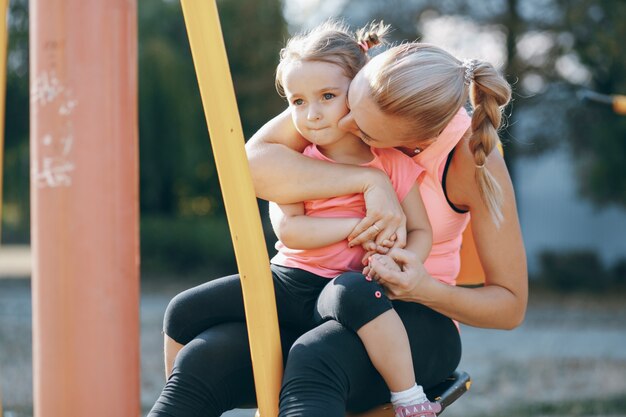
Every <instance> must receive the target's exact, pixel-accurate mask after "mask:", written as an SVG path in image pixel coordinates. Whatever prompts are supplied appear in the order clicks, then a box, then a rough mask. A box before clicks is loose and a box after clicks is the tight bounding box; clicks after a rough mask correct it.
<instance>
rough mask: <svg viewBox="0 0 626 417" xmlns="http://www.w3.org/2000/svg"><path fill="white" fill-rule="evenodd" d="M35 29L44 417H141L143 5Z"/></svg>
mask: <svg viewBox="0 0 626 417" xmlns="http://www.w3.org/2000/svg"><path fill="white" fill-rule="evenodd" d="M29 24H30V28H29V29H30V57H31V60H30V91H31V100H30V104H31V106H30V109H31V110H30V112H31V114H30V148H31V155H30V160H31V178H30V181H31V185H30V186H31V246H32V253H33V275H32V297H33V374H34V375H33V380H34V381H33V382H34V384H33V385H34V415H35V416H36V417H69V416H90V417H110V416H120V417H137V416H138V415H139V413H140V400H139V399H140V383H139V226H138V219H139V198H138V196H139V180H138V139H137V136H138V135H137V131H138V129H137V3H136V0H107V1H84V0H31V2H30V23H29Z"/></svg>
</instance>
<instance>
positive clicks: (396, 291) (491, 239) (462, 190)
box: [371, 142, 528, 329]
mask: <svg viewBox="0 0 626 417" xmlns="http://www.w3.org/2000/svg"><path fill="white" fill-rule="evenodd" d="M464 146H467V144H466V142H462V143H461V144H460V145H459V146H458V147H457V152H455V156H454V159H453V163H452V164H451V166H450V170H449V172H448V181H447V183H448V185H449V188H448V193H449V196H450V199H451V201H453V202H454V203H455V204H456V205H459V206H460V207H462V208H468V209H469V210H470V212H471V216H472V230H473V231H474V240H475V242H476V246H477V251H478V255H479V257H480V260H481V264H482V266H483V268H484V269H485V273H486V277H487V278H486V282H485V286H484V287H481V288H462V287H453V286H450V285H447V284H444V283H441V282H439V281H438V280H436V279H434V278H433V277H431V276H430V275H428V274H427V272H426V270H425V269H424V267H423V265H422V263H421V262H419V260H418V259H417V258H416V257H415V256H413V255H412V254H410V252H407V251H402V250H395V251H392V253H390V256H392V257H394V259H396V260H397V261H399V262H401V263H403V259H405V260H408V261H406V262H404V263H405V265H404V271H403V272H402V273H391V272H389V273H387V271H384V270H382V269H381V270H376V273H377V274H378V275H379V276H381V277H382V283H383V284H384V285H385V286H386V287H387V288H388V290H389V293H390V297H391V298H394V299H401V300H405V301H414V302H418V303H421V304H424V305H426V306H428V307H430V308H432V309H434V310H436V311H438V312H440V313H442V314H444V315H446V316H448V317H450V318H452V319H455V320H458V321H460V322H462V323H464V324H468V325H472V326H477V327H489V328H499V329H512V328H514V327H516V326H518V325H519V324H521V323H522V321H523V319H524V315H525V312H526V304H527V300H528V274H527V269H526V253H525V250H524V244H523V241H522V235H521V230H520V225H519V220H518V216H517V209H516V206H515V195H514V193H513V187H512V184H511V180H510V177H509V174H508V171H507V169H506V166H505V164H504V160H503V158H502V156H500V154H499V153H498V152H493V153H492V154H491V155H490V156H489V158H488V160H487V167H488V168H489V170H490V171H491V173H492V174H493V175H494V177H495V178H496V179H497V181H498V183H499V184H500V186H501V187H502V191H503V195H504V206H503V214H504V221H503V223H502V224H501V225H500V227H499V228H497V227H496V226H495V224H494V223H493V221H492V220H491V214H490V213H489V211H488V210H487V208H486V206H485V205H484V203H483V202H482V201H481V199H480V196H479V194H478V187H477V185H476V183H475V181H474V175H473V174H474V172H473V170H474V169H475V167H474V162H473V158H472V156H471V154H470V153H469V150H466V149H460V148H461V147H464ZM376 265H377V264H376V260H375V259H373V260H372V262H371V266H372V268H376V267H377V266H376Z"/></svg>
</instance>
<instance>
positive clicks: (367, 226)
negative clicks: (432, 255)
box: [348, 175, 406, 247]
mask: <svg viewBox="0 0 626 417" xmlns="http://www.w3.org/2000/svg"><path fill="white" fill-rule="evenodd" d="M378 178H380V180H378V181H377V182H376V183H373V184H372V185H369V186H368V188H366V189H365V191H364V192H363V196H364V198H365V207H366V209H367V215H366V216H365V218H363V220H361V222H360V223H359V224H358V225H357V226H356V227H355V228H354V230H353V231H352V233H351V234H350V236H348V240H349V241H350V246H356V245H362V244H363V243H365V242H368V241H370V240H371V241H374V242H375V243H376V244H377V245H378V246H381V247H382V246H388V245H389V242H391V241H392V236H395V241H394V243H393V245H392V246H394V247H404V245H405V244H406V216H405V215H404V211H403V210H402V206H401V205H400V203H399V202H398V197H397V195H396V192H395V191H394V189H393V187H392V186H391V182H390V180H389V178H388V177H386V176H383V175H381V176H378Z"/></svg>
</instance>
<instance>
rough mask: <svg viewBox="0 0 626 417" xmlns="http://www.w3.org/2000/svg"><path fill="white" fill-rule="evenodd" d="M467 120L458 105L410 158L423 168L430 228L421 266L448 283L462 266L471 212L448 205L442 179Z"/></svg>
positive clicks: (425, 203)
mask: <svg viewBox="0 0 626 417" xmlns="http://www.w3.org/2000/svg"><path fill="white" fill-rule="evenodd" d="M470 122H471V119H470V117H469V116H468V114H467V112H466V111H465V109H464V108H461V109H460V110H459V111H458V112H457V114H456V115H455V116H454V118H453V119H452V121H451V122H450V123H449V124H448V126H446V128H445V129H444V130H443V132H441V134H440V135H439V137H438V138H437V140H436V141H435V142H434V143H432V144H431V145H430V146H428V147H427V148H426V149H424V150H423V151H422V152H421V153H419V154H418V155H416V156H414V157H413V160H414V161H415V162H416V163H417V164H419V165H420V166H421V167H422V168H424V171H425V172H423V173H422V175H421V176H420V177H419V178H418V182H419V184H420V193H421V194H422V199H423V200H424V205H425V206H426V211H427V212H428V218H429V220H430V224H431V226H432V230H433V247H432V250H431V252H430V255H429V256H428V259H426V262H424V267H425V268H426V270H427V271H428V273H430V274H431V275H432V276H433V277H435V278H437V279H439V280H440V281H442V282H445V283H447V284H451V285H455V284H456V277H457V276H458V274H459V271H460V269H461V258H460V250H461V241H462V233H463V230H465V227H466V226H467V224H468V222H469V220H470V215H469V212H464V213H462V212H458V211H455V210H454V209H453V208H452V207H451V206H450V204H449V203H448V200H447V199H446V195H445V194H444V191H443V186H442V179H443V173H444V169H445V165H446V161H447V157H448V155H449V154H450V152H451V151H452V150H453V149H454V147H455V146H456V145H457V143H459V141H460V140H461V138H462V137H463V135H464V134H465V132H466V131H467V129H469V127H470Z"/></svg>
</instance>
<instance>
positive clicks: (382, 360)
mask: <svg viewBox="0 0 626 417" xmlns="http://www.w3.org/2000/svg"><path fill="white" fill-rule="evenodd" d="M317 312H318V314H319V319H320V320H328V319H333V320H336V321H338V322H339V323H341V324H343V325H345V326H346V327H348V328H349V329H351V330H352V331H354V332H356V333H357V334H358V336H359V337H360V338H361V341H362V342H363V344H364V345H365V349H366V350H367V352H368V354H369V357H370V359H371V361H372V363H373V364H374V366H375V367H376V369H378V372H380V374H381V375H382V377H383V379H384V380H385V381H386V382H387V386H388V387H389V389H390V390H391V391H392V392H401V391H406V390H408V389H412V388H413V387H415V373H414V372H413V362H412V359H411V348H410V346H409V338H408V336H407V333H406V330H405V328H404V325H403V324H402V320H400V317H399V316H398V314H397V313H396V312H395V310H394V309H393V306H392V304H391V301H390V300H389V299H388V298H387V297H386V296H385V295H384V289H383V287H381V286H380V285H379V284H378V283H376V282H373V281H368V280H366V279H365V277H364V276H363V275H362V274H358V273H346V274H342V275H340V276H338V277H337V278H335V279H333V280H332V282H331V283H330V284H329V285H328V286H327V287H326V288H324V290H323V291H322V293H321V294H320V296H319V298H318V303H317ZM416 395H418V394H416ZM422 396H423V394H422ZM424 398H425V397H424ZM418 399H421V398H415V400H418Z"/></svg>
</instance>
